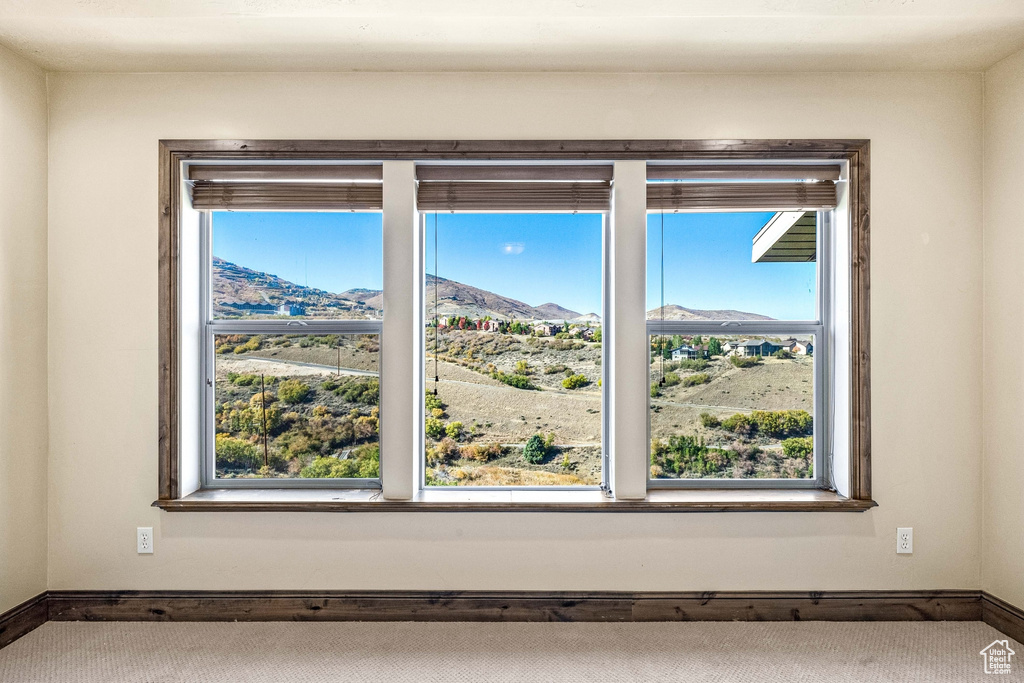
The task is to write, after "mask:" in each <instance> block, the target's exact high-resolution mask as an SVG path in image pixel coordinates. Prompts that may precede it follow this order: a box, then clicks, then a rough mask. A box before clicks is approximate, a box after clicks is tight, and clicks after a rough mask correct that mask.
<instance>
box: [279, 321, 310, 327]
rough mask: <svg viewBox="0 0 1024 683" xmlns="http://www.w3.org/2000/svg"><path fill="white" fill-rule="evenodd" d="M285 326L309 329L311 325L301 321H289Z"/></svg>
mask: <svg viewBox="0 0 1024 683" xmlns="http://www.w3.org/2000/svg"><path fill="white" fill-rule="evenodd" d="M285 325H286V326H287V327H293V326H302V327H308V326H309V323H305V322H302V321H301V320H289V321H288V322H286V323H285Z"/></svg>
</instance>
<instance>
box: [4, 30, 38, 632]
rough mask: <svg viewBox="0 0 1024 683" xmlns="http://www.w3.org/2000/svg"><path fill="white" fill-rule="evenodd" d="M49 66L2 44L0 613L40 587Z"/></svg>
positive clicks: (26, 597) (34, 593)
mask: <svg viewBox="0 0 1024 683" xmlns="http://www.w3.org/2000/svg"><path fill="white" fill-rule="evenodd" d="M46 438H47V427H46V76H45V74H43V72H42V70H40V69H39V68H37V67H35V66H33V65H31V64H29V63H28V62H26V61H25V60H23V59H22V58H20V57H17V56H15V55H14V54H13V53H11V52H9V51H7V50H6V49H4V48H0V613H2V612H3V611H4V610H7V609H9V608H11V607H13V606H14V605H17V604H18V603H20V602H22V601H24V600H26V599H28V598H30V597H32V596H34V595H38V594H39V593H41V592H42V591H44V590H46V450H47V449H46Z"/></svg>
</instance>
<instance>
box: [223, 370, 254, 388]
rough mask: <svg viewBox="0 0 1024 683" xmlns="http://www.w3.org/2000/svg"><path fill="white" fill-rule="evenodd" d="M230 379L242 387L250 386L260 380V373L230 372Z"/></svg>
mask: <svg viewBox="0 0 1024 683" xmlns="http://www.w3.org/2000/svg"><path fill="white" fill-rule="evenodd" d="M228 381H229V382H231V383H232V384H237V385H238V386H240V387H249V386H252V385H254V384H256V383H258V382H259V381H260V376H259V375H240V374H238V373H237V372H229V373H228Z"/></svg>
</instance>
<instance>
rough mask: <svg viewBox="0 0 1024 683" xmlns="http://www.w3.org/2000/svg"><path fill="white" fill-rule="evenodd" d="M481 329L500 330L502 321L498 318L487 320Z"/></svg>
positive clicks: (487, 330)
mask: <svg viewBox="0 0 1024 683" xmlns="http://www.w3.org/2000/svg"><path fill="white" fill-rule="evenodd" d="M480 329H482V330H483V331H484V332H500V331H501V323H500V322H498V321H497V320H485V321H484V323H483V325H482V326H481V328H480Z"/></svg>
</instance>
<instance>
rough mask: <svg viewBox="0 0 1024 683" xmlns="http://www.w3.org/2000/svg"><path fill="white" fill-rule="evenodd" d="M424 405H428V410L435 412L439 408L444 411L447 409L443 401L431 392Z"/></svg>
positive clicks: (428, 393)
mask: <svg viewBox="0 0 1024 683" xmlns="http://www.w3.org/2000/svg"><path fill="white" fill-rule="evenodd" d="M424 405H426V407H427V410H434V409H438V408H439V409H441V410H444V407H445V406H444V403H442V402H441V399H440V398H438V397H437V396H436V395H435V394H432V393H430V392H429V391H428V392H427V398H426V401H425V403H424Z"/></svg>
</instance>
